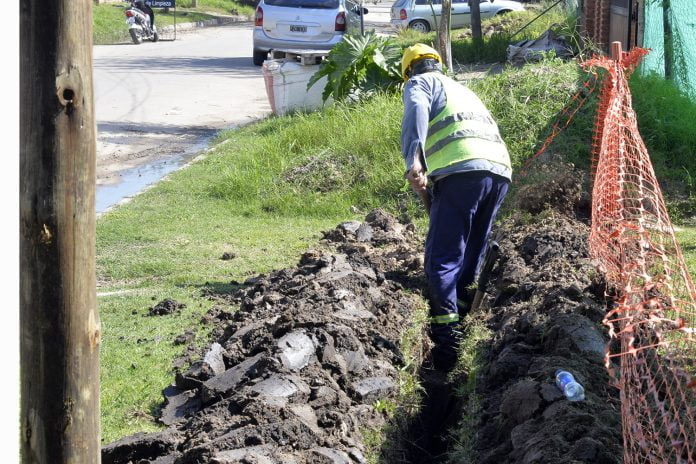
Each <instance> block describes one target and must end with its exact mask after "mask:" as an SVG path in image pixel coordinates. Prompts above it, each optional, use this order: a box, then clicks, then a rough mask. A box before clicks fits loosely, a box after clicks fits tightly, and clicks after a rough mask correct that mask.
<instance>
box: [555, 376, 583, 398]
mask: <svg viewBox="0 0 696 464" xmlns="http://www.w3.org/2000/svg"><path fill="white" fill-rule="evenodd" d="M556 386H558V388H560V389H561V391H562V392H563V394H564V395H565V396H566V398H568V401H582V400H584V399H585V389H584V388H582V385H580V384H579V383H578V382H576V380H575V377H573V374H571V373H570V372H568V371H564V370H562V369H558V370H557V371H556Z"/></svg>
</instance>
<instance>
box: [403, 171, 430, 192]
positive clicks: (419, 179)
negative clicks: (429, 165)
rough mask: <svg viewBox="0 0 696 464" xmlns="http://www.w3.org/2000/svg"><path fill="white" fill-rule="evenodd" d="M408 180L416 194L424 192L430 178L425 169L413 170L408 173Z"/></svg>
mask: <svg viewBox="0 0 696 464" xmlns="http://www.w3.org/2000/svg"><path fill="white" fill-rule="evenodd" d="M406 180H408V182H409V183H410V184H411V188H413V190H415V191H416V192H422V191H423V190H425V187H426V186H427V185H428V178H427V177H426V175H425V172H424V171H423V169H419V170H416V169H411V170H410V171H408V172H407V173H406Z"/></svg>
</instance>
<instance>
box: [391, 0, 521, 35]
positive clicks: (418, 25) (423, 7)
mask: <svg viewBox="0 0 696 464" xmlns="http://www.w3.org/2000/svg"><path fill="white" fill-rule="evenodd" d="M480 5H481V19H482V20H483V19H487V18H491V17H493V16H495V15H498V14H504V13H509V12H511V11H523V10H524V5H522V4H521V3H520V2H515V1H511V0H491V1H489V0H481V3H480ZM433 10H435V18H437V24H440V15H441V14H442V1H441V0H432V9H431V6H430V2H429V0H396V2H394V4H393V5H392V7H391V24H392V26H393V27H395V28H396V29H405V28H410V29H414V30H416V31H420V32H430V31H432V30H436V25H435V23H436V21H435V18H434V17H433ZM450 22H451V24H450V25H451V27H452V29H457V28H462V27H465V26H468V25H469V24H471V9H470V8H469V2H468V1H467V0H452V19H451V21H450Z"/></svg>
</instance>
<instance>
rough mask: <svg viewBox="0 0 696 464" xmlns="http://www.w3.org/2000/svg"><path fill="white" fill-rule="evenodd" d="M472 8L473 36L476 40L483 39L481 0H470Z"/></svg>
mask: <svg viewBox="0 0 696 464" xmlns="http://www.w3.org/2000/svg"><path fill="white" fill-rule="evenodd" d="M469 8H470V9H471V38H472V39H473V40H474V42H477V41H478V42H481V41H483V31H482V30H481V4H480V0H469Z"/></svg>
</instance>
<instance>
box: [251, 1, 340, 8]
mask: <svg viewBox="0 0 696 464" xmlns="http://www.w3.org/2000/svg"><path fill="white" fill-rule="evenodd" d="M339 1H340V0H264V3H265V4H266V5H274V6H289V7H295V8H330V9H331V8H338V4H339Z"/></svg>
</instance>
